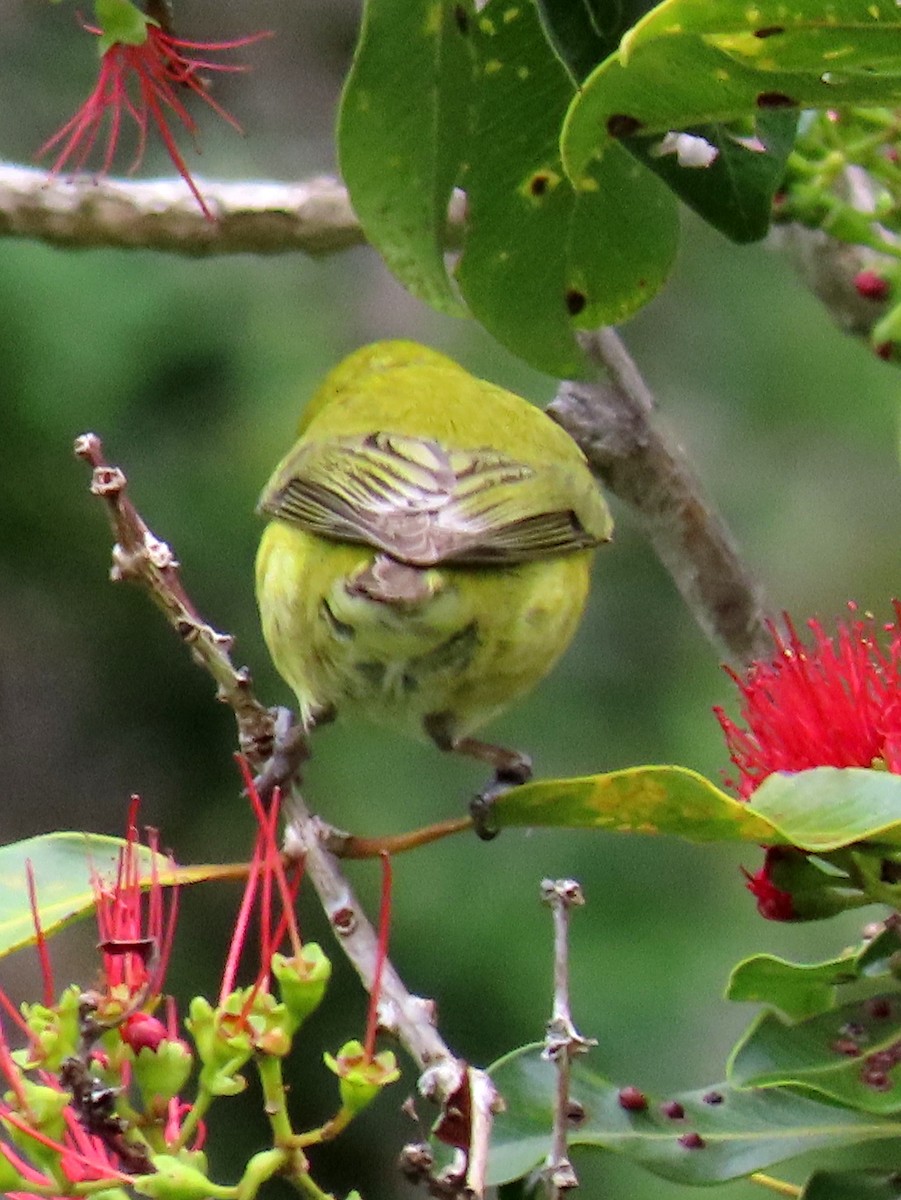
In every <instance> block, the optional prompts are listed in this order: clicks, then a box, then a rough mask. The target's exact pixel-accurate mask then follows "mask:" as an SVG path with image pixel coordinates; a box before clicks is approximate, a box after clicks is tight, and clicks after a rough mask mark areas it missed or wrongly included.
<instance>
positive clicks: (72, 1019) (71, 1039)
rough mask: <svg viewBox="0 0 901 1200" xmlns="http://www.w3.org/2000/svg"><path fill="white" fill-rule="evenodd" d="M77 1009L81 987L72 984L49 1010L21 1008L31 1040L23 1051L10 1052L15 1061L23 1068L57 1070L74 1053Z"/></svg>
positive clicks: (31, 1006)
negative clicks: (38, 1067) (37, 1067)
mask: <svg viewBox="0 0 901 1200" xmlns="http://www.w3.org/2000/svg"><path fill="white" fill-rule="evenodd" d="M80 1009H81V988H79V987H76V986H75V984H72V985H71V986H70V987H67V988H66V990H65V991H64V992H63V994H62V995H61V996H60V998H59V1003H58V1004H57V1005H56V1006H55V1007H53V1008H47V1007H46V1006H45V1005H43V1004H25V1005H23V1006H22V1015H23V1016H24V1018H25V1024H26V1025H27V1026H28V1029H29V1032H30V1033H31V1035H32V1037H31V1039H30V1042H29V1046H28V1047H27V1049H24V1050H16V1051H14V1052H13V1058H14V1059H15V1061H16V1062H17V1063H19V1064H20V1065H21V1066H25V1067H33V1066H40V1067H43V1068H44V1069H45V1070H47V1071H58V1070H59V1068H60V1066H61V1065H62V1063H63V1061H64V1060H65V1059H67V1058H71V1057H72V1055H73V1054H76V1053H77V1052H78V1047H79V1044H80V1039H81V1033H80V1029H79V1021H80Z"/></svg>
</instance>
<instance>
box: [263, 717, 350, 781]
mask: <svg viewBox="0 0 901 1200" xmlns="http://www.w3.org/2000/svg"><path fill="white" fill-rule="evenodd" d="M334 719H335V710H334V708H322V709H319V710H317V711H316V712H315V713H314V714H313V716H312V718H311V719H309V720H307V721H306V722H304V721H295V719H294V714H293V713H292V712H291V711H290V710H289V709H287V708H279V709H276V710H275V737H274V739H273V743H272V753H271V754H270V755H269V758H268V759H267V761H266V765H265V766H264V767H263V769H262V771H260V773H259V775H257V777H256V778H255V779H254V781H253V782H254V787H255V788H256V790H257V793H258V794H259V796H260V798H261V799H263V800H267V799H268V798H269V796H271V795H272V793H273V792H274V791H275V789H276V788H277V787H278V788H285V787H286V786H287V785H289V784H290V783H291V782H293V781H294V780H297V781H298V782H299V780H300V772H301V768H302V767H303V764H304V763H305V762H306V761H307V759H308V758H309V757H310V755H311V753H312V750H311V748H310V734H311V733H312V732H313V730H314V729H316V728H317V727H318V726H320V725H327V724H328V722H329V721H333V720H334Z"/></svg>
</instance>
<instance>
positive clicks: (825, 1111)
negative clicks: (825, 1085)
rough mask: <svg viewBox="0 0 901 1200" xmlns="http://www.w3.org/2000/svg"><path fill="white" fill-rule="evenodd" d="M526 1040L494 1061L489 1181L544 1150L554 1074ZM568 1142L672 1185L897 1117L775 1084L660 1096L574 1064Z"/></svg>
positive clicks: (883, 1129)
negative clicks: (497, 1096)
mask: <svg viewBox="0 0 901 1200" xmlns="http://www.w3.org/2000/svg"><path fill="white" fill-rule="evenodd" d="M541 1049H542V1047H541V1046H526V1047H524V1048H522V1049H520V1050H517V1051H514V1052H513V1053H512V1054H509V1055H507V1056H506V1057H505V1058H502V1059H500V1061H499V1062H496V1063H495V1064H494V1065H493V1066H492V1067H491V1068H490V1072H491V1076H492V1079H493V1080H494V1082H495V1084H496V1085H497V1088H498V1090H499V1091H500V1093H501V1095H502V1096H503V1097H504V1101H505V1108H504V1111H503V1112H501V1113H498V1114H497V1116H496V1117H495V1121H494V1126H493V1129H492V1141H491V1152H490V1158H489V1167H488V1177H489V1182H491V1183H494V1184H498V1183H503V1182H505V1181H506V1180H510V1179H518V1178H520V1177H521V1176H523V1175H525V1174H526V1173H527V1172H529V1171H531V1170H532V1169H533V1168H535V1167H537V1166H538V1165H539V1164H541V1163H542V1162H544V1160H545V1157H546V1155H547V1153H548V1151H549V1149H550V1140H551V1127H552V1124H553V1102H554V1094H555V1091H556V1081H557V1072H556V1070H555V1068H554V1066H553V1065H552V1064H551V1063H548V1062H546V1061H545V1060H544V1059H543V1058H542V1057H541ZM570 1097H571V1100H572V1101H573V1102H574V1103H573V1109H572V1111H573V1112H574V1113H577V1114H578V1115H577V1116H576V1117H575V1119H574V1120H573V1121H572V1122H571V1124H570V1129H569V1143H570V1145H572V1146H581V1147H585V1148H588V1149H590V1148H596V1149H600V1150H605V1151H607V1150H615V1151H617V1152H618V1153H620V1154H624V1155H626V1156H627V1157H628V1158H630V1159H632V1160H633V1161H634V1162H636V1163H638V1164H639V1165H640V1166H643V1167H645V1168H646V1169H647V1170H649V1171H652V1172H653V1173H654V1174H655V1175H660V1176H663V1178H665V1179H670V1180H672V1181H674V1182H676V1183H682V1184H687V1185H695V1186H697V1185H700V1184H711V1183H721V1182H723V1181H725V1180H729V1179H739V1178H741V1177H743V1176H746V1175H749V1174H751V1173H752V1172H753V1171H759V1170H762V1169H763V1168H765V1167H768V1166H771V1165H772V1164H774V1163H778V1162H782V1161H784V1160H785V1159H788V1158H793V1157H795V1156H796V1155H798V1154H803V1153H804V1152H806V1151H809V1150H817V1149H820V1148H826V1147H829V1148H832V1147H834V1146H841V1145H850V1144H853V1143H855V1142H861V1141H868V1140H872V1139H874V1138H885V1137H893V1136H894V1137H897V1136H898V1134H899V1133H901V1122H898V1121H890V1120H886V1119H885V1118H883V1117H877V1116H873V1115H871V1114H864V1113H858V1112H854V1111H852V1110H851V1109H844V1108H839V1107H837V1106H835V1105H833V1104H825V1103H821V1102H819V1101H818V1100H816V1099H811V1098H810V1097H808V1096H802V1095H799V1094H797V1093H794V1092H791V1091H788V1090H786V1089H780V1088H768V1089H754V1088H752V1089H740V1088H735V1087H732V1086H730V1085H728V1084H718V1085H717V1086H716V1087H713V1088H703V1089H700V1090H698V1091H690V1092H680V1093H677V1094H675V1095H670V1096H665V1097H655V1096H650V1095H643V1094H642V1093H640V1092H638V1091H637V1089H629V1093H628V1100H626V1098H625V1096H624V1094H623V1089H621V1088H620V1087H618V1086H617V1085H615V1084H613V1083H610V1082H609V1080H607V1079H604V1078H603V1077H602V1076H600V1075H598V1074H596V1073H595V1072H593V1071H592V1070H590V1069H589V1068H587V1067H586V1066H585V1065H584V1063H583V1061H581V1060H579V1061H577V1062H576V1063H575V1064H574V1067H573V1072H572V1080H571V1087H570Z"/></svg>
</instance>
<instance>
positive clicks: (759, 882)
mask: <svg viewBox="0 0 901 1200" xmlns="http://www.w3.org/2000/svg"><path fill="white" fill-rule="evenodd" d="M779 854H780V848H779V847H776V846H771V847H770V848H769V849H768V850H767V852H766V858H765V860H764V864H763V866H762V867H761V868H760V870H759V871H755V873H754V874H753V875H752V874H751V873H750V872H749V871H745V869H744V867H742V872H743V874H744V877H745V879H746V880H747V888H748V891H749V892H750V893H751V895H752V896H753V897H754V899H755V900H756V901H757V911H758V912H759V913H760V915H761V916H762V917H765V918H766V920H767V921H793V920H794V918H795V915H796V914H795V904H794V900H793V899H792V896H791V893H790V892H786V891H784V890H783V889H782V888H780V887H777V886H776V884H775V883H774V882H773V880H772V878H771V875H770V872H771V871H772V869H773V865H774V863H775V862H778V856H779Z"/></svg>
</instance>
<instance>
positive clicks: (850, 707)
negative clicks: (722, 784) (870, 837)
mask: <svg viewBox="0 0 901 1200" xmlns="http://www.w3.org/2000/svg"><path fill="white" fill-rule="evenodd" d="M848 607H849V609H850V612H851V614H852V615H851V617H850V618H849V619H848V620H846V621H839V622H838V625H837V629H836V633H835V635H834V636H829V635H828V634H827V633H826V631H825V630H824V629H823V626H822V625H821V624H820V622H819V621H816V620H812V621H808V623H807V624H808V628H809V629H810V631H811V633H812V634H813V645H812V646H807V645H805V643H804V642H803V641H802V640H801V638H800V636H799V635H798V633H797V631H796V630H795V628H794V626H793V625H792V623H791V621H790V620H788V618H786V625H787V628H788V637H787V638H785V637H783V636H782V635H781V634H780V633H779V632H778V630H777V629H776V628H775V627H774V626H772V625H770V632H771V633H772V635H773V640H774V641H775V643H776V649H777V653H776V656H775V657H774V658H773V659H772V660H771V661H770V662H755V663H753V664H752V665H751V667H750V669H749V671H748V673H747V677H746V678H745V679H741V678H740V677H739V676H738V675H736V674H735V672H733V671H730V672H729V674H730V675H731V676H732V678H733V680H734V681H735V683H736V684H737V685H738V689H739V691H740V692H741V697H742V707H741V716H742V719H743V721H744V723H745V726H746V727H742V726H741V725H738V724H737V723H736V722H735V721H733V720H732V719H731V718H730V717H728V716H726V714H725V713H724V712H723V710H722V709H721V708H715V709H714V712H715V713H716V716H717V718H718V720H719V723H720V725H721V726H722V728H723V732H724V733H725V735H726V742H727V744H728V747H729V753H730V757H731V759H732V761H733V763H734V764H735V765H736V767H738V770H739V772H740V778H739V780H738V782H737V784H736V783H734V781H730V783H733V784H734V786H736V787H737V790H738V792H739V795H740V796H741V798H742V799H743V800H747V799H748V798H749V796H750V795H751V793H752V792H753V791H754V790H755V789H756V788H758V787H759V786H760V784H761V783H763V781H764V779H766V777H767V776H768V775H771V774H772V773H773V772H774V771H804V770H807V769H809V768H812V767H876V768H879V769H882V770H887V771H892V772H894V773H896V774H901V604H899V602H898V601H895V603H894V609H895V620H894V621H893V622H892V623H890V624H887V625H886V626H885V627H884V629H883V633H884V635H885V636H884V638H882V639H880V637H879V633H878V630H877V627H876V625H875V622H874V621H873V619H872V618H866V619H861V618H859V617H857V616H855V615H854V614H855V613H856V606H855V605H853V604H850V605H849V606H848Z"/></svg>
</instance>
